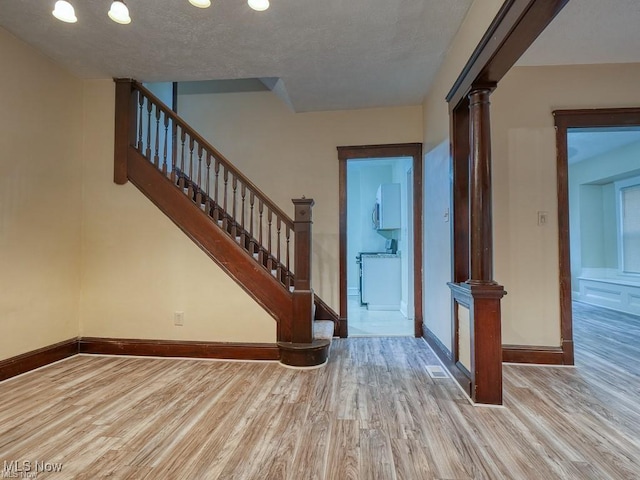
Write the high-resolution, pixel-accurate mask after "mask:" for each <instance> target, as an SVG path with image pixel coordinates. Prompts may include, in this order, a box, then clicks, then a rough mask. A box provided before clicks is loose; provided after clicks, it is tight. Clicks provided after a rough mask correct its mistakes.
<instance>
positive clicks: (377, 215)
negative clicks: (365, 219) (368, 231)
mask: <svg viewBox="0 0 640 480" xmlns="http://www.w3.org/2000/svg"><path fill="white" fill-rule="evenodd" d="M400 218H401V216H400V184H399V183H383V184H382V185H380V186H379V187H378V193H377V194H376V207H375V210H374V212H373V223H374V226H375V228H376V229H377V230H396V229H399V228H400Z"/></svg>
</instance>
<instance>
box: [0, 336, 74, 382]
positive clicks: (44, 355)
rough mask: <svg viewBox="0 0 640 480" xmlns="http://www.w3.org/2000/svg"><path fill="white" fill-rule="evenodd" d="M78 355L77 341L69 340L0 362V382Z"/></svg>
mask: <svg viewBox="0 0 640 480" xmlns="http://www.w3.org/2000/svg"><path fill="white" fill-rule="evenodd" d="M77 353H78V339H77V338H70V339H69V340H64V341H62V342H58V343H54V344H53V345H48V346H46V347H42V348H39V349H37V350H32V351H31V352H27V353H23V354H21V355H17V356H15V357H11V358H7V359H6V360H1V361H0V381H2V380H6V379H7V378H11V377H15V376H16V375H20V374H22V373H26V372H29V371H31V370H35V369H36V368H40V367H44V366H45V365H49V364H50V363H54V362H57V361H58V360H62V359H64V358H67V357H71V356H73V355H76V354H77Z"/></svg>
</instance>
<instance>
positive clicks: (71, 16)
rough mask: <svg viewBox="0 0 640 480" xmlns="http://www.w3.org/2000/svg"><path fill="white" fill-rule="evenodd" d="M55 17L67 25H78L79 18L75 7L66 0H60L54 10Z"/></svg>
mask: <svg viewBox="0 0 640 480" xmlns="http://www.w3.org/2000/svg"><path fill="white" fill-rule="evenodd" d="M51 13H53V16H54V17H56V18H57V19H58V20H61V21H63V22H66V23H76V22H77V21H78V18H77V17H76V12H75V10H74V9H73V5H71V4H70V3H69V2H67V1H65V0H58V1H57V2H56V4H55V6H54V8H53V12H51Z"/></svg>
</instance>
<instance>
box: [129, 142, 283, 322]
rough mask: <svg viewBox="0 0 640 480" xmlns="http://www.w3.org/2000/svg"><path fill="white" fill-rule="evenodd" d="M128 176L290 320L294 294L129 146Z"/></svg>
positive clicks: (262, 301)
mask: <svg viewBox="0 0 640 480" xmlns="http://www.w3.org/2000/svg"><path fill="white" fill-rule="evenodd" d="M127 176H128V178H129V180H130V181H131V182H132V183H133V184H134V185H135V186H136V187H137V188H138V189H139V190H140V191H141V192H142V193H143V194H144V195H145V196H146V197H147V198H148V199H149V200H151V202H152V203H153V204H154V205H156V207H158V208H159V209H160V211H162V212H163V213H164V214H165V215H166V216H167V217H168V218H169V219H170V220H171V221H172V222H173V223H174V224H176V226H178V228H180V229H181V230H182V231H183V232H184V234H185V235H187V237H189V238H190V239H191V240H192V241H193V242H194V243H195V244H196V245H198V247H200V249H202V251H204V252H205V253H206V254H207V256H209V258H211V259H212V260H213V261H214V262H215V263H216V264H217V265H218V266H219V267H220V268H222V270H224V271H225V272H226V273H227V274H228V275H229V276H230V277H231V278H232V279H233V280H234V281H235V282H236V283H237V284H238V285H239V286H240V287H241V288H242V289H243V290H244V291H245V292H247V293H248V294H249V296H251V297H252V298H253V299H254V300H255V301H256V302H257V303H258V304H259V305H260V306H262V308H264V309H265V311H267V313H269V314H270V315H271V316H272V317H273V318H274V319H275V320H276V321H277V322H280V321H283V322H287V323H288V322H290V320H291V316H292V314H293V313H292V297H293V295H292V294H291V293H290V292H288V291H287V290H286V289H285V288H284V287H283V286H282V285H281V284H280V283H279V282H278V280H276V278H275V277H273V276H272V275H271V274H270V273H269V272H267V270H266V269H264V268H262V267H261V266H260V264H258V263H257V262H256V261H255V260H254V259H253V258H252V257H251V256H250V255H249V253H248V252H247V251H245V250H244V249H243V248H242V247H241V246H240V245H238V244H237V243H236V242H235V241H234V240H233V239H232V238H231V237H230V236H229V235H228V234H227V233H226V232H225V231H223V230H222V229H221V228H220V227H219V226H218V225H216V224H215V223H214V221H213V219H211V218H210V217H209V216H208V215H207V214H206V213H205V212H204V211H203V210H201V209H200V208H199V207H198V205H196V204H195V203H194V202H193V201H192V200H190V199H189V198H188V197H187V196H186V195H184V193H183V192H181V191H180V190H179V189H177V188H176V187H175V186H174V185H173V184H172V183H171V180H169V179H168V178H167V177H165V176H164V175H163V174H162V172H160V171H159V170H158V169H157V168H156V167H155V166H154V165H153V164H151V163H150V162H149V161H148V160H147V159H146V158H145V157H144V156H143V155H142V154H140V152H138V150H136V149H135V148H134V147H131V146H129V148H128V155H127Z"/></svg>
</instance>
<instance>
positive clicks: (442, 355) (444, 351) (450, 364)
mask: <svg viewBox="0 0 640 480" xmlns="http://www.w3.org/2000/svg"><path fill="white" fill-rule="evenodd" d="M422 332H423V335H422V338H424V340H425V342H427V344H428V345H429V346H430V347H431V349H432V350H433V351H434V352H435V354H436V355H437V356H438V358H439V359H440V361H441V362H442V363H443V365H444V366H445V368H446V369H447V370H448V371H449V373H450V374H451V375H453V378H454V379H455V380H456V381H457V382H458V384H459V385H460V386H461V387H462V389H463V390H464V391H465V392H466V393H467V395H469V397H471V378H470V376H469V373H468V372H465V370H466V369H465V370H463V369H461V368H460V366H459V365H458V362H456V361H455V360H454V359H453V355H452V353H451V352H450V351H449V349H448V348H447V347H445V346H444V344H443V343H442V342H441V341H440V339H439V338H438V337H437V336H436V335H435V333H433V332H432V331H431V330H429V327H427V326H426V325H422Z"/></svg>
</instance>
